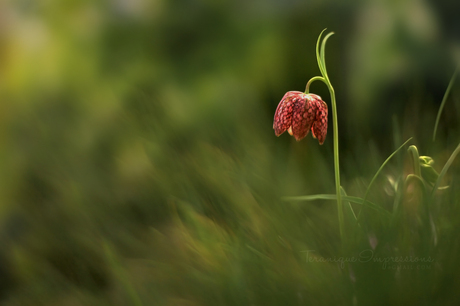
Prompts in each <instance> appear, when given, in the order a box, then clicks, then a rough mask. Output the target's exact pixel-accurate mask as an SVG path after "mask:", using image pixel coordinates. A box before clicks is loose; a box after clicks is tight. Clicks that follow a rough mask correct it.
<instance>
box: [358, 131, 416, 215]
mask: <svg viewBox="0 0 460 306" xmlns="http://www.w3.org/2000/svg"><path fill="white" fill-rule="evenodd" d="M410 140H412V137H411V138H409V139H408V140H406V142H404V143H403V144H402V145H401V146H400V147H399V148H397V149H396V151H394V152H393V153H391V155H390V156H388V158H387V159H386V160H385V161H384V162H383V164H382V165H381V166H380V168H379V170H377V172H376V173H375V175H374V177H373V178H372V180H371V182H370V184H369V186H367V190H366V193H365V194H364V200H363V207H362V208H361V210H360V211H359V213H358V220H359V216H360V215H361V212H362V211H363V208H364V207H365V205H366V204H367V202H366V199H367V196H368V195H369V191H370V190H371V187H372V185H373V184H374V182H375V180H376V179H377V176H378V175H379V174H380V172H382V169H383V167H385V165H386V164H387V163H388V162H389V161H390V159H391V158H392V157H393V156H394V155H395V154H396V153H398V151H399V150H401V149H402V148H403V147H404V146H405V145H406V144H407V143H408V142H409V141H410Z"/></svg>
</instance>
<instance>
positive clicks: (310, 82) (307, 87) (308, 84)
mask: <svg viewBox="0 0 460 306" xmlns="http://www.w3.org/2000/svg"><path fill="white" fill-rule="evenodd" d="M314 81H321V82H323V83H324V84H326V85H327V82H326V80H325V79H324V78H323V77H320V76H316V77H313V78H311V79H310V81H308V83H307V86H305V93H306V94H307V95H308V94H309V93H310V86H311V84H312V83H313V82H314Z"/></svg>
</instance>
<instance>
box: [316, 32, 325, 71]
mask: <svg viewBox="0 0 460 306" xmlns="http://www.w3.org/2000/svg"><path fill="white" fill-rule="evenodd" d="M324 31H326V29H324V30H322V31H321V33H320V34H319V36H318V40H317V41H316V61H317V62H318V67H319V71H320V72H321V75H322V76H324V73H325V68H324V67H323V63H322V61H321V56H320V53H319V43H320V42H321V36H323V33H324Z"/></svg>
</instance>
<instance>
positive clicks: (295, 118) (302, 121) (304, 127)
mask: <svg viewBox="0 0 460 306" xmlns="http://www.w3.org/2000/svg"><path fill="white" fill-rule="evenodd" d="M273 129H275V135H276V136H279V135H281V134H283V133H284V132H285V131H288V133H289V134H290V135H292V136H294V137H295V139H296V140H297V141H299V140H301V139H302V138H304V137H305V136H307V134H308V131H309V130H310V129H311V132H312V134H313V137H314V138H317V139H318V141H319V144H323V143H324V140H325V139H326V134H327V104H326V103H325V102H324V101H323V100H321V97H320V96H317V95H314V94H305V93H303V92H300V91H289V92H287V93H286V94H285V95H284V97H283V99H281V102H280V103H279V104H278V107H277V109H276V112H275V118H274V120H273Z"/></svg>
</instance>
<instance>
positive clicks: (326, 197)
mask: <svg viewBox="0 0 460 306" xmlns="http://www.w3.org/2000/svg"><path fill="white" fill-rule="evenodd" d="M283 200H285V201H314V200H337V196H336V195H335V194H314V195H308V196H297V197H284V198H283ZM342 200H344V201H349V202H352V203H356V204H360V205H363V203H364V199H362V198H359V197H352V196H345V197H342ZM366 202H367V203H366V205H368V206H369V208H372V209H374V210H375V211H377V212H379V213H381V214H383V215H385V216H387V217H390V216H391V214H390V213H389V212H388V211H386V210H385V209H383V208H382V207H380V206H378V205H377V204H374V203H372V202H370V201H366Z"/></svg>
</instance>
